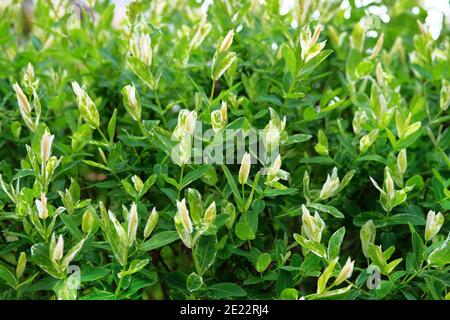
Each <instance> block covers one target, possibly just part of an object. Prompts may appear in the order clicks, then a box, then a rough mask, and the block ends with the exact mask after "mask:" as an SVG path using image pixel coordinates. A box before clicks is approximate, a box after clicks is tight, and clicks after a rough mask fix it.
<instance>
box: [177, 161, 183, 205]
mask: <svg viewBox="0 0 450 320" xmlns="http://www.w3.org/2000/svg"><path fill="white" fill-rule="evenodd" d="M183 173H184V165H181V171H180V181H179V182H178V200H180V196H181V190H182V189H183V188H182V183H183Z"/></svg>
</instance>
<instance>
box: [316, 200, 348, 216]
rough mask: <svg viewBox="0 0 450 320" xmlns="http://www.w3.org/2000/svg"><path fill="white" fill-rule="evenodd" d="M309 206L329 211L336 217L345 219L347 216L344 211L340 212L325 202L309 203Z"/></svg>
mask: <svg viewBox="0 0 450 320" xmlns="http://www.w3.org/2000/svg"><path fill="white" fill-rule="evenodd" d="M307 207H310V208H313V209H316V210H318V211H321V212H326V213H329V214H331V215H332V216H333V217H335V218H339V219H343V218H344V217H345V216H344V214H343V213H342V212H340V211H339V210H338V209H336V208H335V207H332V206H328V205H325V204H320V203H310V204H308V205H307Z"/></svg>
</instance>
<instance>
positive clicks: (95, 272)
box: [80, 266, 111, 282]
mask: <svg viewBox="0 0 450 320" xmlns="http://www.w3.org/2000/svg"><path fill="white" fill-rule="evenodd" d="M110 272H111V270H109V269H108V268H102V267H89V266H85V267H83V268H81V269H80V273H81V278H80V281H81V282H88V281H96V280H99V279H102V278H103V277H105V276H106V275H108V274H109V273H110Z"/></svg>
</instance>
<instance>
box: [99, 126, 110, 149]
mask: <svg viewBox="0 0 450 320" xmlns="http://www.w3.org/2000/svg"><path fill="white" fill-rule="evenodd" d="M97 131H98V132H99V133H100V135H101V136H102V138H103V140H105V142H106V144H108V145H110V143H109V140H108V139H106V137H105V135H104V134H103V132H102V130H100V128H97Z"/></svg>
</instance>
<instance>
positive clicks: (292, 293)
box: [280, 288, 298, 300]
mask: <svg viewBox="0 0 450 320" xmlns="http://www.w3.org/2000/svg"><path fill="white" fill-rule="evenodd" d="M280 298H281V300H298V291H297V289H294V288H286V289H284V290H283V291H281V294H280Z"/></svg>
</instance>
